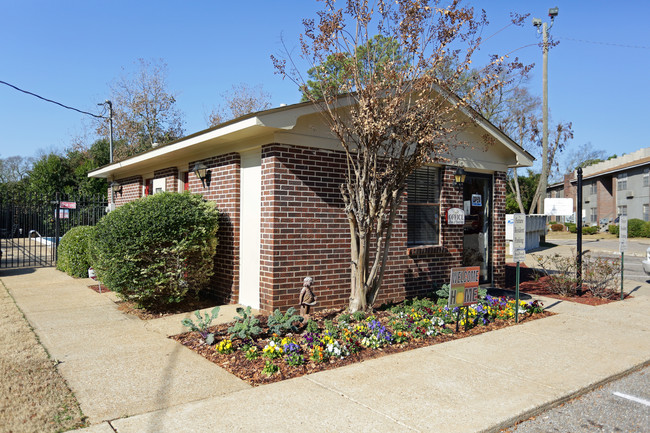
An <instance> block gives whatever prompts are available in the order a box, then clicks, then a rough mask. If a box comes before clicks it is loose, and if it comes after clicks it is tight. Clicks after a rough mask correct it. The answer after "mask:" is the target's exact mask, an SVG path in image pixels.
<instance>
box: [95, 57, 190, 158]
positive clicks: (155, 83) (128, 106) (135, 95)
mask: <svg viewBox="0 0 650 433" xmlns="http://www.w3.org/2000/svg"><path fill="white" fill-rule="evenodd" d="M138 67H139V69H138V71H137V72H135V73H133V74H130V75H124V76H122V77H121V78H120V79H119V80H117V81H116V82H115V83H114V84H113V85H111V96H110V100H111V101H112V103H113V131H114V137H115V149H114V150H115V153H114V156H115V159H116V160H121V159H125V158H128V157H129V156H132V155H136V154H138V153H142V152H144V151H146V150H149V149H151V147H152V145H153V144H154V143H158V144H164V143H167V142H170V141H173V140H176V139H178V138H181V137H182V136H183V134H184V130H183V115H182V113H181V112H180V110H178V109H177V108H176V95H175V94H174V93H171V92H170V91H169V90H168V89H167V82H166V75H167V65H166V64H165V63H164V62H163V61H162V60H158V61H157V62H150V61H146V60H144V59H139V60H138ZM97 132H98V134H100V135H101V136H102V137H108V121H101V122H99V123H98V125H97Z"/></svg>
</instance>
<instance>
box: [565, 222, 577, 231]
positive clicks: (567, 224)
mask: <svg viewBox="0 0 650 433" xmlns="http://www.w3.org/2000/svg"><path fill="white" fill-rule="evenodd" d="M566 227H567V228H568V229H569V231H570V232H571V233H578V226H576V225H575V224H574V223H566Z"/></svg>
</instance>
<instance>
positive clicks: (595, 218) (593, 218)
mask: <svg viewBox="0 0 650 433" xmlns="http://www.w3.org/2000/svg"><path fill="white" fill-rule="evenodd" d="M591 222H592V223H597V222H598V208H595V207H592V208H591Z"/></svg>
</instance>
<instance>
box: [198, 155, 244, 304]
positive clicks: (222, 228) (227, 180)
mask: <svg viewBox="0 0 650 433" xmlns="http://www.w3.org/2000/svg"><path fill="white" fill-rule="evenodd" d="M196 162H198V161H191V162H190V163H189V164H188V167H193V166H194V164H195V163H196ZM201 162H203V163H204V164H205V165H206V167H207V169H208V171H209V172H208V174H209V178H210V182H209V185H206V187H204V186H203V185H202V183H201V180H200V179H199V178H198V177H196V176H195V175H194V173H193V172H190V173H189V175H188V176H189V177H188V180H189V191H190V192H193V193H195V194H202V195H203V196H204V197H205V198H206V200H210V201H213V202H215V203H216V205H217V208H218V209H219V231H218V232H217V237H218V239H219V244H218V245H217V254H216V256H215V259H214V276H213V277H212V281H211V287H212V289H211V291H212V293H213V294H214V295H215V296H217V297H218V299H219V300H220V301H221V302H223V303H236V302H237V301H238V299H239V195H240V156H239V154H238V153H229V154H226V155H220V156H215V157H212V158H208V159H204V160H201Z"/></svg>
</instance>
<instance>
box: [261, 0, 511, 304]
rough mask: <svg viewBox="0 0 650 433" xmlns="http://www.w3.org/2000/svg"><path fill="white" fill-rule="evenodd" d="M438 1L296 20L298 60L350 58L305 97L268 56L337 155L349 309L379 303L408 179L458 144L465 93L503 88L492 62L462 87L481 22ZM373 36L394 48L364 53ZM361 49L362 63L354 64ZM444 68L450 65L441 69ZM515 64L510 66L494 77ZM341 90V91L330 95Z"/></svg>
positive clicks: (293, 72)
mask: <svg viewBox="0 0 650 433" xmlns="http://www.w3.org/2000/svg"><path fill="white" fill-rule="evenodd" d="M441 3H442V2H438V1H424V0H423V1H416V0H396V1H390V2H389V1H382V0H377V1H376V2H373V5H374V6H373V7H372V8H371V7H370V5H369V2H368V1H367V0H348V1H347V2H346V3H345V7H344V8H337V7H336V3H335V1H333V0H324V1H323V7H322V10H321V11H319V12H318V16H319V21H318V23H316V21H314V20H304V21H303V22H304V23H305V32H304V34H302V35H301V37H300V43H301V53H302V57H303V58H304V59H307V61H309V62H310V64H311V67H316V66H317V65H324V64H326V62H327V60H328V59H330V58H331V57H330V56H332V55H334V56H338V57H340V58H345V59H353V61H346V62H341V64H342V70H341V73H340V74H337V75H334V76H331V77H330V76H327V75H325V74H321V75H319V77H320V79H321V81H322V82H323V83H322V86H321V89H327V91H326V92H321V93H322V94H319V93H318V92H314V91H312V90H310V86H309V85H308V83H307V82H306V80H304V79H303V77H302V75H301V74H300V73H299V72H298V70H297V68H295V64H294V63H291V65H293V67H287V60H286V59H284V60H283V59H278V58H276V57H272V59H273V61H274V64H275V66H276V68H277V69H278V71H279V73H281V74H282V75H284V76H285V77H289V78H290V79H292V80H293V81H294V82H296V83H297V84H298V85H299V86H300V89H301V91H302V92H303V94H304V95H306V97H307V98H308V99H309V100H310V101H311V102H313V103H314V104H316V106H317V107H318V108H319V110H320V112H321V114H322V115H323V118H324V120H325V122H326V123H327V124H328V126H329V128H330V130H331V132H332V133H333V134H334V136H335V137H336V138H337V139H338V140H339V142H340V143H341V146H342V150H343V152H344V154H345V158H346V163H347V170H346V176H345V182H344V184H343V185H342V186H341V194H342V197H343V202H344V205H345V213H346V215H347V219H348V222H349V225H350V241H351V242H350V252H351V269H350V271H351V272H350V273H351V287H350V291H351V295H350V305H349V309H350V311H357V310H368V309H370V308H372V305H373V303H374V301H375V299H376V297H377V294H378V292H379V289H380V287H381V282H382V279H383V274H384V269H385V264H386V261H387V259H388V251H389V244H390V240H391V237H392V228H393V223H394V221H395V217H396V214H397V210H398V208H399V207H400V205H401V203H402V200H403V197H404V192H405V188H406V184H407V179H408V177H409V176H410V175H411V174H413V173H414V171H415V170H416V169H417V168H419V167H421V166H423V165H426V164H429V163H431V162H443V161H446V155H449V150H450V147H451V146H454V145H455V144H454V143H457V144H458V145H461V144H462V143H460V142H459V141H458V138H457V134H458V133H459V132H460V131H462V130H463V129H464V128H466V127H467V126H468V125H470V124H471V123H473V122H474V119H473V118H472V115H473V114H472V111H471V110H468V111H466V113H468V115H467V116H461V115H459V109H460V108H463V107H467V106H468V105H469V102H470V101H471V100H472V97H473V95H475V94H478V93H479V92H481V93H484V94H490V93H492V92H494V91H496V90H497V89H499V88H500V87H501V86H503V85H504V83H503V82H502V81H500V80H499V74H498V73H496V68H494V66H495V65H498V64H504V60H505V59H504V58H501V57H498V56H494V57H492V62H491V63H490V65H489V66H488V67H487V68H485V69H483V70H482V71H481V74H479V75H477V76H476V78H475V80H473V81H472V83H471V84H470V85H469V86H468V85H467V82H466V80H464V79H463V77H464V74H465V73H466V72H467V71H469V69H470V63H471V59H472V55H473V54H474V53H475V52H476V50H477V49H478V48H479V46H480V45H481V41H482V38H481V31H482V29H483V27H484V26H485V25H486V24H487V19H486V17H485V15H484V14H482V15H480V16H476V15H475V13H474V10H473V8H471V7H463V6H461V4H460V2H459V1H454V2H452V3H451V4H449V5H447V6H443V5H441ZM515 22H517V23H520V22H521V17H517V18H516V19H515ZM376 35H381V36H382V37H383V38H386V39H388V40H391V41H398V42H399V50H397V51H396V52H395V53H394V54H392V55H390V54H389V55H388V56H387V58H386V56H384V55H383V54H384V53H381V54H382V55H381V56H380V55H379V54H378V52H377V51H376V50H372V49H371V47H372V44H373V41H374V40H375V36H376ZM364 46H365V47H366V48H367V51H366V52H367V56H366V57H365V58H359V53H360V50H359V49H358V47H364ZM287 56H288V59H289V60H290V61H291V57H290V55H289V54H288V53H287ZM450 64H452V65H457V66H456V67H455V68H454V69H452V70H449V69H450V68H449V67H448V65H450ZM361 65H363V66H361ZM519 67H520V65H519V64H518V63H517V62H516V61H515V62H512V63H511V64H508V65H505V64H504V66H503V69H502V70H503V71H506V72H507V71H508V70H510V69H517V68H519ZM443 70H444V71H448V73H442V71H443ZM461 88H462V90H463V91H464V93H463V95H462V96H460V97H456V96H455V92H457V91H460V90H461ZM330 89H331V90H330ZM341 92H349V93H346V94H345V95H344V96H337V95H338V94H340V93H341Z"/></svg>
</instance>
